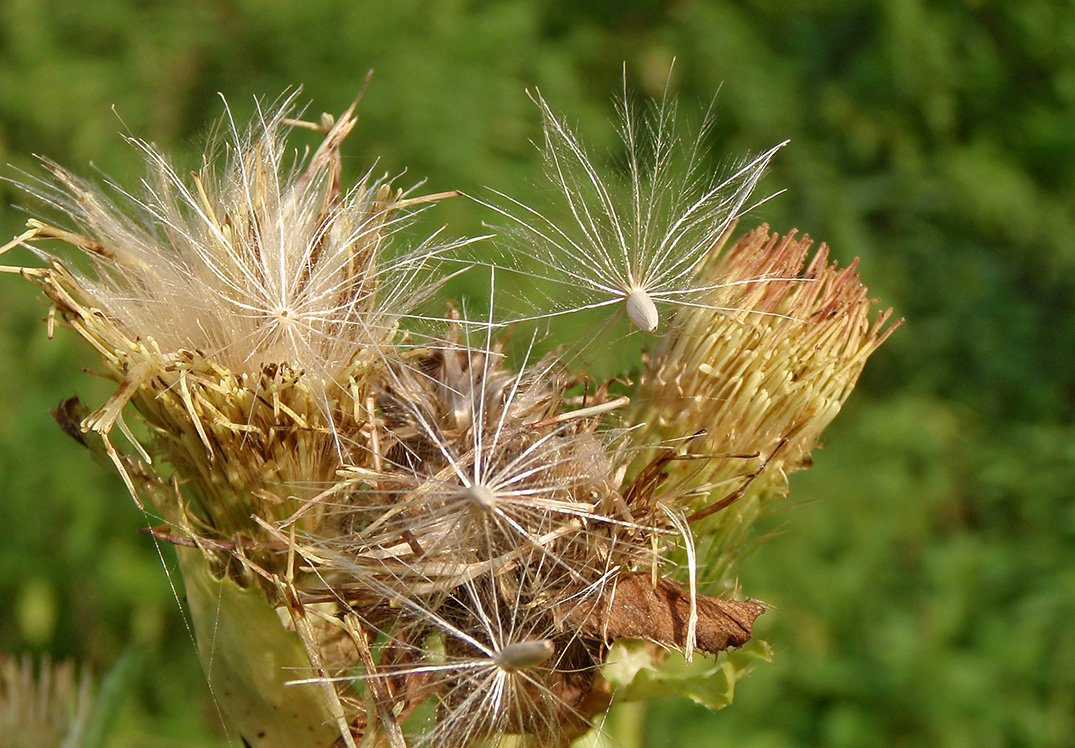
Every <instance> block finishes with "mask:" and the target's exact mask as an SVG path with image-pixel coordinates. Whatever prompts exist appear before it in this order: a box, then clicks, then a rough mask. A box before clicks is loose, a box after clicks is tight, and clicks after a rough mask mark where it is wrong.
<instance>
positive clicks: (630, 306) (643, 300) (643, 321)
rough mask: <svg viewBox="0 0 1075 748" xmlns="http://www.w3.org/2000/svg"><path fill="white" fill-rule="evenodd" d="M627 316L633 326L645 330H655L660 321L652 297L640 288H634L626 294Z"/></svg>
mask: <svg viewBox="0 0 1075 748" xmlns="http://www.w3.org/2000/svg"><path fill="white" fill-rule="evenodd" d="M627 316H628V317H629V318H630V319H631V322H632V323H633V324H634V326H635V327H637V328H638V329H640V330H645V331H646V332H653V331H654V330H656V329H657V323H658V322H659V321H660V317H659V316H658V314H657V306H656V305H655V304H654V303H653V299H651V298H650V296H649V294H647V293H646V292H645V291H643V290H642V289H641V288H634V289H632V290H631V292H630V293H628V294H627Z"/></svg>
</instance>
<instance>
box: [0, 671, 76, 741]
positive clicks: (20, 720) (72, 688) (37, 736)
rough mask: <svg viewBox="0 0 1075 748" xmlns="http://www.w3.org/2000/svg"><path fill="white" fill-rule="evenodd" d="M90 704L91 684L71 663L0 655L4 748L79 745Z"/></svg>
mask: <svg viewBox="0 0 1075 748" xmlns="http://www.w3.org/2000/svg"><path fill="white" fill-rule="evenodd" d="M92 703H93V693H92V683H91V680H90V678H89V677H88V675H87V674H86V673H85V672H83V673H82V675H81V676H79V675H77V674H76V671H75V667H74V665H73V664H72V663H69V662H67V663H53V662H49V661H48V660H45V661H44V662H41V663H40V664H39V665H38V666H36V667H35V665H34V663H33V662H32V661H31V659H30V658H29V657H24V658H22V659H21V660H16V659H14V658H13V657H8V656H0V735H3V742H4V745H6V746H10V748H62V747H63V746H77V745H83V741H84V740H85V739H86V731H87V728H88V726H89V722H90V715H91V707H92Z"/></svg>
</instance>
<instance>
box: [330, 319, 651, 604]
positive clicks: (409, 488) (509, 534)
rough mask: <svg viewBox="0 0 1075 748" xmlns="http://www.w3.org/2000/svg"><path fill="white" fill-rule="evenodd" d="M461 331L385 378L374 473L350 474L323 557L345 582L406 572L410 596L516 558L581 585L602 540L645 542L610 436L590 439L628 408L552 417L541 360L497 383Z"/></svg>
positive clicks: (495, 358)
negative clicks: (337, 562) (345, 575)
mask: <svg viewBox="0 0 1075 748" xmlns="http://www.w3.org/2000/svg"><path fill="white" fill-rule="evenodd" d="M462 329H463V334H464V335H465V339H464V340H463V341H462V342H460V343H458V344H456V343H453V342H451V341H450V340H448V341H445V343H444V344H443V345H442V346H441V347H439V348H437V349H434V350H431V351H429V352H428V353H427V355H426V356H425V357H423V358H417V357H411V359H410V360H408V361H402V360H401V361H396V362H393V363H391V364H386V367H385V371H386V374H387V379H388V382H386V383H385V384H383V385H382V388H383V389H382V391H381V393H380V395H379V396H378V398H377V405H378V410H379V411H380V412H381V413H382V414H383V424H381V425H380V427H379V428H378V430H379V431H380V434H379V435H378V438H377V444H378V449H379V454H378V455H377V457H376V460H375V462H376V463H379V466H380V467H379V468H378V469H377V470H375V471H374V472H372V473H370V472H369V471H366V470H361V469H357V468H356V470H355V475H356V476H358V478H359V481H358V482H359V486H360V487H359V488H358V489H357V491H355V492H352V493H351V494H350V495H349V497H347V498H345V499H344V500H343V501H342V502H341V504H340V507H339V509H338V510H337V511H338V514H339V524H340V527H341V532H340V534H339V537H338V539H336V540H334V541H332V542H331V543H328V544H325V545H328V546H330V547H332V548H333V550H334V551H336V552H340V551H343V552H344V553H345V554H346V555H347V556H349V557H350V558H351V559H353V568H352V570H353V572H354V573H356V574H357V575H358V576H362V575H363V574H371V575H383V564H384V563H385V562H386V561H390V562H394V563H395V562H399V563H406V564H407V565H408V566H409V567H410V568H412V569H415V570H418V571H419V572H420V573H421V578H420V579H415V580H413V581H412V582H411V583H410V584H409V588H410V589H411V590H412V591H415V592H428V593H435V592H437V591H439V590H443V589H448V588H451V587H453V586H456V585H458V584H460V583H462V582H463V581H465V580H467V579H469V578H472V577H473V575H474V574H476V573H481V572H482V571H483V570H484V569H485V568H487V567H489V566H490V565H496V564H502V563H508V562H510V561H513V560H514V559H517V558H518V557H519V555H520V553H527V554H529V553H539V554H542V555H545V556H547V557H548V558H549V560H550V562H551V563H553V564H554V565H558V566H559V567H560V568H562V569H563V570H564V571H565V573H567V574H568V575H569V576H573V577H574V578H575V580H576V582H582V581H584V580H585V579H586V578H587V577H586V575H587V574H588V573H589V571H590V569H591V568H592V567H594V566H595V565H597V566H602V565H603V564H604V562H605V561H604V559H606V558H607V557H608V555H609V553H610V552H609V551H608V549H607V548H606V546H607V545H608V544H609V543H613V544H614V543H616V542H620V541H619V539H618V538H617V537H616V536H618V535H619V534H622V533H628V534H630V533H634V534H637V535H639V536H646V537H648V536H649V534H651V533H652V532H654V531H655V530H654V528H652V527H650V526H648V525H644V524H640V523H639V522H638V521H636V520H635V518H633V517H631V516H630V513H629V512H626V511H624V507H623V500H622V497H621V496H620V494H619V493H618V490H617V488H618V482H619V480H618V475H617V467H616V458H618V457H619V456H620V452H619V450H618V449H617V448H616V447H617V445H618V444H619V443H620V442H622V441H623V438H624V435H623V432H622V431H620V430H617V429H612V428H604V429H601V430H598V427H599V426H600V425H601V419H602V417H603V416H604V415H605V414H606V413H608V412H611V411H613V410H615V409H617V408H619V407H622V406H624V405H626V404H627V402H628V401H627V399H626V398H619V399H613V400H598V401H596V402H595V404H593V405H590V406H587V407H583V408H576V409H574V410H569V409H566V408H565V404H564V401H563V391H564V389H565V388H566V386H567V381H566V378H565V376H564V375H563V374H562V373H560V372H559V371H558V366H557V364H556V362H555V359H552V358H546V359H543V360H542V361H540V362H538V363H536V364H534V365H533V366H530V367H527V366H524V367H523V368H522V369H521V371H520V372H519V373H511V372H509V371H508V370H507V368H506V367H505V365H504V362H503V354H502V353H501V351H500V350H499V347H498V346H497V345H495V344H494V343H493V340H492V338H491V333H490V330H491V326H489V327H487V328H486V336H485V340H484V341H474V340H472V339H471V335H472V333H471V331H470V330H469V328H468V327H466V326H465V325H464V326H462ZM345 474H346V471H345ZM374 486H375V487H374ZM344 493H346V492H344ZM662 524H663V523H662ZM602 549H604V550H602ZM643 552H644V551H643ZM318 553H320V551H318ZM578 567H582V568H578ZM392 573H395V572H392Z"/></svg>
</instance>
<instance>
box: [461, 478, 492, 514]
mask: <svg viewBox="0 0 1075 748" xmlns="http://www.w3.org/2000/svg"><path fill="white" fill-rule="evenodd" d="M463 495H464V496H466V497H467V498H468V499H470V500H471V501H472V502H474V505H475V506H476V507H478V508H480V509H492V508H493V507H494V506H496V494H495V493H493V491H491V490H490V489H489V488H488V487H486V486H483V485H482V484H480V483H475V484H474V485H473V486H467V487H466V488H464V489H463Z"/></svg>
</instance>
